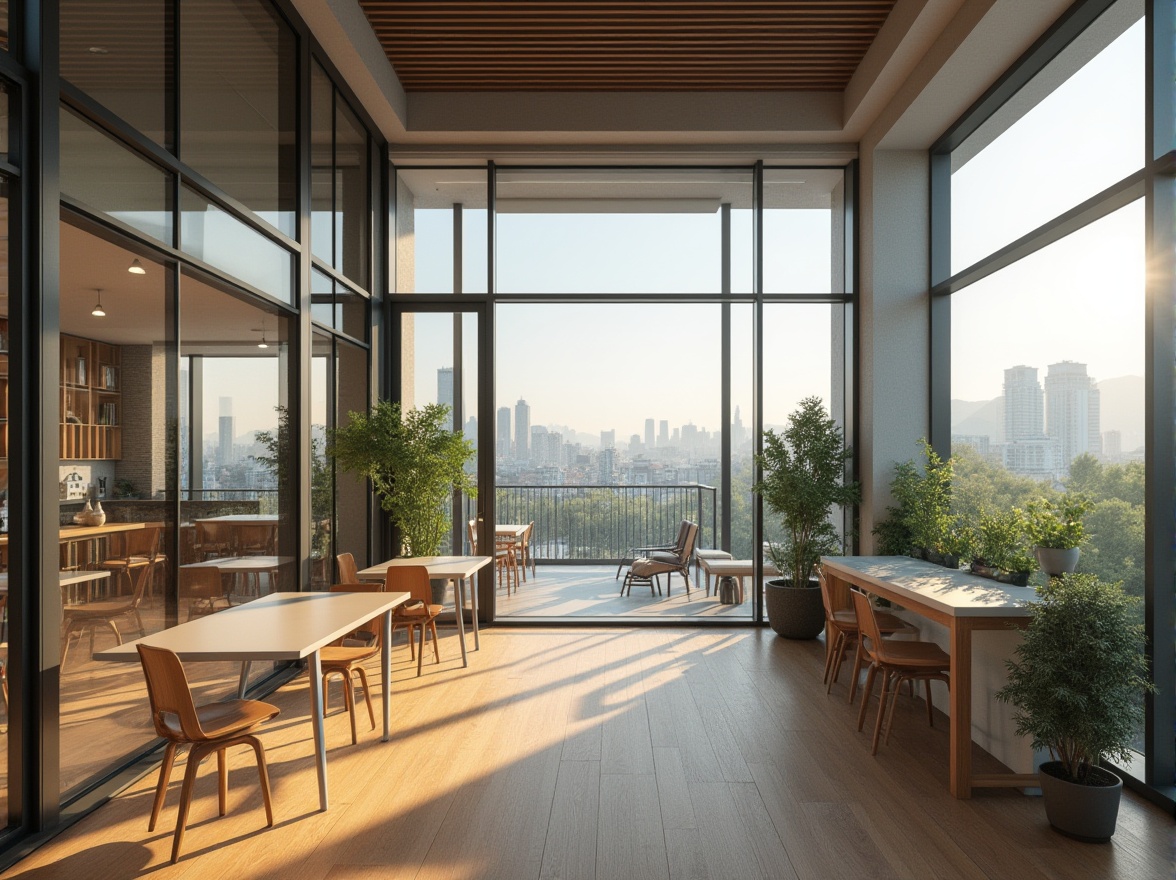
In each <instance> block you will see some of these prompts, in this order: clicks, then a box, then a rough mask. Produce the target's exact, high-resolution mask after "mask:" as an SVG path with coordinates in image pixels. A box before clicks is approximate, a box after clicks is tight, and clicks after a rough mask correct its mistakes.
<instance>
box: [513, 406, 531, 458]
mask: <svg viewBox="0 0 1176 880" xmlns="http://www.w3.org/2000/svg"><path fill="white" fill-rule="evenodd" d="M530 440H531V407H529V406H527V401H525V400H523V399H522V398H521V397H520V398H519V402H518V403H516V404H515V458H517V459H518V460H519V461H526V460H527V459H529V458H530V457H531V455H530V446H529V445H528V444H529V443H530Z"/></svg>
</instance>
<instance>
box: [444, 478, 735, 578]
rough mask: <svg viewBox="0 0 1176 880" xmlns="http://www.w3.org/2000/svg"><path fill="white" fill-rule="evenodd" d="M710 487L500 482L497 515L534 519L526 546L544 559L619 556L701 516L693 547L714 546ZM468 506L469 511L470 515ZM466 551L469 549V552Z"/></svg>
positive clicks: (669, 538)
mask: <svg viewBox="0 0 1176 880" xmlns="http://www.w3.org/2000/svg"><path fill="white" fill-rule="evenodd" d="M717 498H718V493H717V490H716V489H715V487H714V486H704V485H701V484H698V483H687V484H681V485H670V486H617V485H591V486H509V485H508V486H504V485H499V486H498V489H497V493H496V495H495V520H496V521H497V522H500V523H529V522H531V521H532V520H534V522H535V531H534V533H533V534H532V537H531V550H532V553H533V554H534V556H535V559H536V561H538V562H545V563H569V564H584V565H587V564H593V563H595V564H605V563H616V562H618V561H619V560H621V559H624V558H626V557H627V556H628V555H629V551H630V549H631V548H633V547H648V546H652V545H658V544H670V543H673V541H674V539H675V538H676V537H677V535H678V526H679V525H680V524H681V522H682V520H684V519H688V520H691V521H693V522H696V523H698V527H699V534H698V542H697V546H699V547H714V546H715V541H716V536H717V534H718V533H717V531H716V526H717V518H718V504H717ZM472 510H473V508H472V505H471V506H469V507H468V508H467V512H466V518H467V519H470V518H472V516H473V512H472ZM467 552H468V551H467Z"/></svg>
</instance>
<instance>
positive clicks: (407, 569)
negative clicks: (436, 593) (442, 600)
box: [384, 565, 433, 605]
mask: <svg viewBox="0 0 1176 880" xmlns="http://www.w3.org/2000/svg"><path fill="white" fill-rule="evenodd" d="M384 591H385V592H387V593H408V595H409V603H408V604H413V603H414V602H424V603H425V604H426V605H431V604H432V602H433V588H432V586H431V585H430V584H429V569H427V568H426V567H425V566H423V565H390V566H389V567H388V574H387V575H385V577H384Z"/></svg>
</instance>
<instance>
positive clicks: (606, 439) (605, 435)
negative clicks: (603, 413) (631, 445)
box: [600, 428, 617, 449]
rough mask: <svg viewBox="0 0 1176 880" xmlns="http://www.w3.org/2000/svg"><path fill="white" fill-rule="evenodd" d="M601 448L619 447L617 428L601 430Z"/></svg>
mask: <svg viewBox="0 0 1176 880" xmlns="http://www.w3.org/2000/svg"><path fill="white" fill-rule="evenodd" d="M600 448H601V449H616V448H617V429H616V428H613V429H612V430H611V431H601V432H600Z"/></svg>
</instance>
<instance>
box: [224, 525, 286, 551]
mask: <svg viewBox="0 0 1176 880" xmlns="http://www.w3.org/2000/svg"><path fill="white" fill-rule="evenodd" d="M234 535H235V537H236V543H237V546H238V547H239V548H241V549H250V550H253V549H259V550H264V551H265V552H266V553H269V554H272V553H273V552H274V545H275V544H276V543H277V539H278V527H277V526H276V525H274V524H272V523H244V524H240V525H238V526H237V527H236V529H235V530H234Z"/></svg>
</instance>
